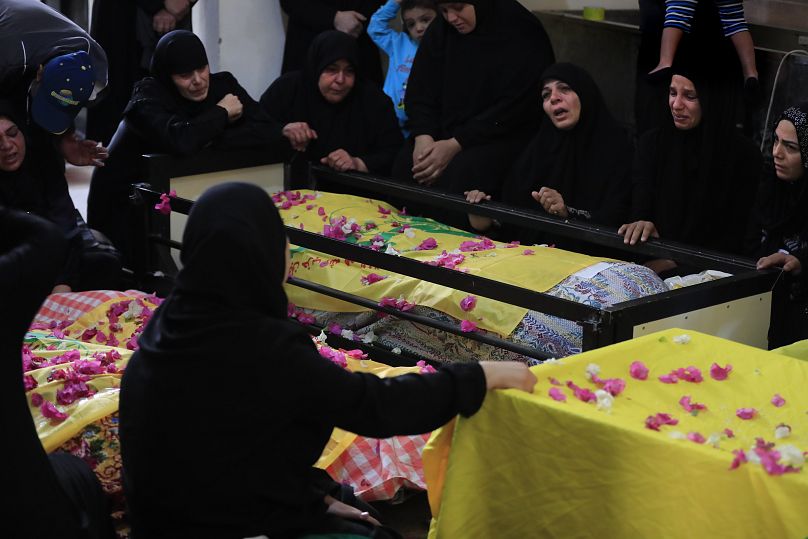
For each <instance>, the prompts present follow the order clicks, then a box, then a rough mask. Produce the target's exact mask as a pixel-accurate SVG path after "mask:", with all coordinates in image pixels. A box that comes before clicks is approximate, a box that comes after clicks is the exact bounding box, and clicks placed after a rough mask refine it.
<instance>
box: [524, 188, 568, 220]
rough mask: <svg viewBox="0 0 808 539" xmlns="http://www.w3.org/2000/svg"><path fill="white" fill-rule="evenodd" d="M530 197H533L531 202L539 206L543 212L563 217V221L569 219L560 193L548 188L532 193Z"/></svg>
mask: <svg viewBox="0 0 808 539" xmlns="http://www.w3.org/2000/svg"><path fill="white" fill-rule="evenodd" d="M530 196H532V197H533V200H535V201H536V202H538V203H539V204H541V207H542V208H544V211H546V212H547V213H549V214H550V215H558V216H559V217H563V218H565V219H566V218H567V217H569V212H568V211H567V205H566V204H564V197H562V196H561V193H559V192H558V191H556V190H555V189H552V188H550V187H542V188H541V189H539V190H538V191H533V192H532V193H530Z"/></svg>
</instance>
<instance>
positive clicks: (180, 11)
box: [163, 0, 191, 21]
mask: <svg viewBox="0 0 808 539" xmlns="http://www.w3.org/2000/svg"><path fill="white" fill-rule="evenodd" d="M163 6H164V7H165V10H166V11H168V12H169V13H171V14H172V15H174V17H175V18H176V19H177V21H181V20H182V19H184V18H185V17H187V16H188V13H190V11H191V2H190V0H163Z"/></svg>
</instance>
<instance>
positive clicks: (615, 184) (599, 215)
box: [562, 140, 633, 227]
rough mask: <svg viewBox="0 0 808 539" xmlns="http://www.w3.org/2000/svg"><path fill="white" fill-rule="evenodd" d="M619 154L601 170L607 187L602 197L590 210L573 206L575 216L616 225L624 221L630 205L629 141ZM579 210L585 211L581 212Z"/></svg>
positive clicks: (630, 153)
mask: <svg viewBox="0 0 808 539" xmlns="http://www.w3.org/2000/svg"><path fill="white" fill-rule="evenodd" d="M620 154H621V155H619V156H615V157H616V159H615V160H614V161H612V166H611V167H609V169H608V170H604V171H603V172H604V175H603V176H601V179H602V180H603V181H605V182H606V183H607V186H608V187H607V188H606V189H605V192H604V196H603V197H602V199H601V200H599V201H597V204H593V208H592V209H591V211H586V210H588V209H589V208H575V210H578V215H576V216H575V217H577V218H579V219H585V220H591V221H592V222H595V223H598V224H602V225H614V226H618V227H619V226H620V225H622V224H623V223H625V222H626V218H627V217H628V216H629V208H630V205H631V190H632V186H631V168H632V165H631V163H632V159H633V151H632V148H631V143H630V142H629V141H628V140H626V144H625V146H624V150H623V151H622V152H620ZM602 192H603V191H602ZM562 194H563V193H562ZM581 210H584V211H586V213H584V214H582V213H581ZM570 213H572V211H571V212H570Z"/></svg>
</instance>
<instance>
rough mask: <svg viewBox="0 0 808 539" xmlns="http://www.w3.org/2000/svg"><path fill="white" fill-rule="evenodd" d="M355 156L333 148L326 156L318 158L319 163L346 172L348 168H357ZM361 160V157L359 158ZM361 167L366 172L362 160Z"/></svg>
mask: <svg viewBox="0 0 808 539" xmlns="http://www.w3.org/2000/svg"><path fill="white" fill-rule="evenodd" d="M356 161H357V158H355V157H353V156H352V155H351V154H349V153H348V152H346V151H345V150H343V149H342V148H340V149H339V150H334V151H333V152H331V153H330V154H328V155H327V156H325V157H323V158H322V159H320V163H322V164H324V165H326V166H329V167H331V168H333V169H334V170H336V171H338V172H347V171H348V170H359V169H358V167H357V163H356ZM359 161H360V162H362V160H361V159H359ZM362 167H363V168H364V169H365V170H363V171H362V172H367V167H365V163H364V162H362Z"/></svg>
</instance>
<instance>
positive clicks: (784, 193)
mask: <svg viewBox="0 0 808 539" xmlns="http://www.w3.org/2000/svg"><path fill="white" fill-rule="evenodd" d="M773 142H774V144H773V145H772V158H771V160H770V161H769V163H768V165H767V170H766V171H765V173H764V175H763V179H762V180H761V182H760V186H759V187H758V192H757V196H756V197H755V208H754V212H753V213H752V219H751V223H750V234H749V237H748V242H747V253H748V254H749V255H751V256H753V257H755V258H758V263H757V266H758V268H760V269H763V268H775V267H776V268H782V269H783V271H784V272H785V279H784V282H783V283H781V284H780V287H779V289H778V288H776V289H775V296H774V298H773V305H772V321H771V330H770V331H769V346H770V347H772V348H774V347H777V346H782V345H785V344H789V343H792V342H794V341H797V340H800V339H806V338H808V281H806V277H805V276H806V275H807V274H808V273H806V267H808V103H801V104H799V105H797V106H794V107H789V108H788V109H786V110H785V112H783V114H782V115H780V118H779V119H778V120H777V122H776V123H775V124H774V137H773ZM778 292H779V293H778Z"/></svg>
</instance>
